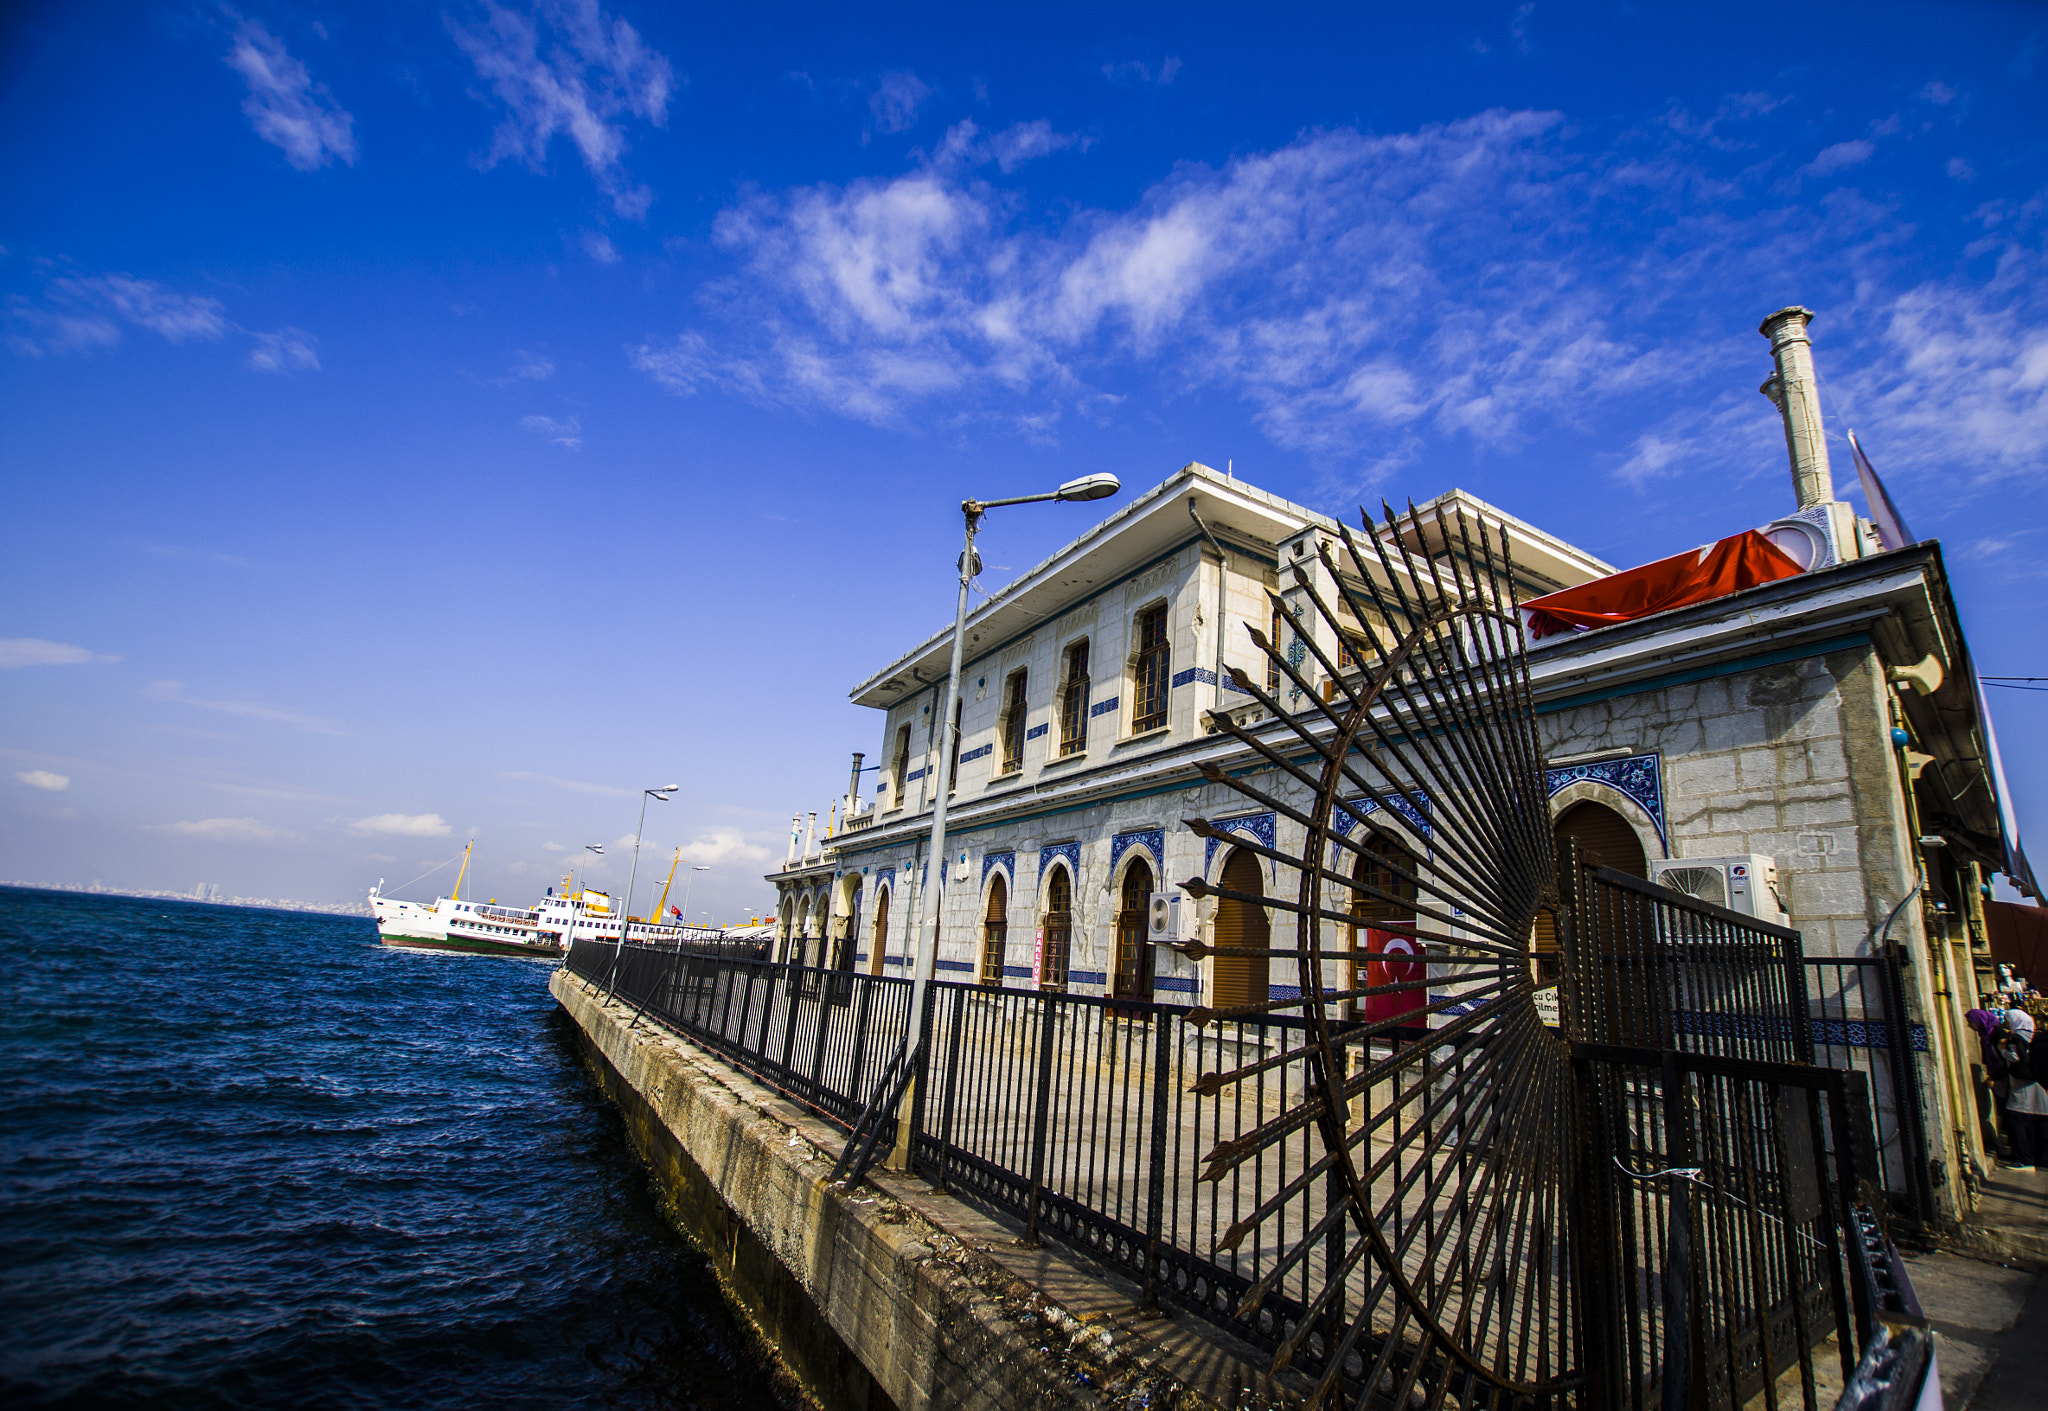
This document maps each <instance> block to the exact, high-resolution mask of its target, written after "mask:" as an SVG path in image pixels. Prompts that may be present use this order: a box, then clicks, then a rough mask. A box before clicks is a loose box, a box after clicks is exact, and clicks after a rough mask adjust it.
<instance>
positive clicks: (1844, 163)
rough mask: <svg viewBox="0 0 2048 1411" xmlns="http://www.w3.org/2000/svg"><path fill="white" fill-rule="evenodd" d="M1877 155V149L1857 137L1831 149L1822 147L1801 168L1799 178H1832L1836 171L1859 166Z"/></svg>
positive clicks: (1836, 144) (1798, 173)
mask: <svg viewBox="0 0 2048 1411" xmlns="http://www.w3.org/2000/svg"><path fill="white" fill-rule="evenodd" d="M1876 154H1877V147H1876V146H1875V145H1874V144H1872V143H1870V142H1866V141H1865V140H1863V139H1862V138H1860V137H1858V138H1855V139H1854V140H1852V141H1849V142H1837V143H1835V145H1834V146H1832V147H1823V148H1821V149H1820V153H1819V154H1818V155H1817V156H1815V157H1814V159H1813V160H1812V161H1810V162H1808V163H1807V164H1806V165H1805V166H1803V167H1801V168H1800V169H1799V171H1798V172H1797V175H1799V176H1832V175H1834V174H1835V173H1836V172H1838V171H1847V170H1848V169H1849V168H1850V167H1856V166H1861V165H1863V163H1865V162H1867V161H1869V160H1870V159H1871V158H1872V157H1873V156H1875V155H1876Z"/></svg>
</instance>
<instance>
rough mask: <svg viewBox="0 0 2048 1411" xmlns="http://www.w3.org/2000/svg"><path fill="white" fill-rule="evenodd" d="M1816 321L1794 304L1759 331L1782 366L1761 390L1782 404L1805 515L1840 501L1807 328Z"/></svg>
mask: <svg viewBox="0 0 2048 1411" xmlns="http://www.w3.org/2000/svg"><path fill="white" fill-rule="evenodd" d="M1812 321H1813V310H1812V309H1807V308H1801V307H1800V306H1799V305H1797V304H1794V305H1792V306H1791V307H1790V308H1784V309H1780V310H1778V311H1777V312H1776V313H1774V314H1772V315H1771V316H1770V317H1769V318H1767V319H1765V320H1764V321H1763V322H1762V323H1761V324H1760V325H1758V327H1757V332H1759V333H1761V334H1763V336H1764V337H1766V338H1768V339H1770V340H1771V357H1772V358H1773V359H1774V360H1775V361H1776V363H1777V365H1778V370H1777V372H1776V373H1775V374H1773V375H1772V376H1771V377H1770V378H1768V379H1767V380H1766V381H1765V382H1764V385H1763V386H1762V387H1760V388H1758V389H1757V390H1758V391H1760V392H1762V393H1763V394H1764V395H1765V396H1766V397H1769V398H1770V399H1771V401H1772V402H1774V403H1776V404H1777V408H1778V414H1779V416H1781V417H1782V418H1784V422H1785V451H1786V454H1788V455H1789V456H1790V457H1791V459H1792V491H1793V493H1794V494H1795V495H1796V496H1797V497H1798V499H1799V508H1801V509H1806V508H1809V507H1810V506H1813V505H1824V504H1827V503H1829V502H1830V501H1832V500H1833V499H1834V498H1835V478H1834V474H1833V472H1832V471H1831V470H1830V469H1829V467H1828V441H1827V433H1826V431H1825V430H1824V428H1823V427H1822V426H1821V420H1820V385H1819V383H1818V382H1817V381H1816V380H1815V379H1814V375H1813V344H1812V342H1811V341H1810V340H1809V339H1808V338H1807V336H1806V326H1807V325H1808V324H1809V323H1811V322H1812Z"/></svg>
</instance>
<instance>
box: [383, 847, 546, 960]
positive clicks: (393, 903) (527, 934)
mask: <svg viewBox="0 0 2048 1411" xmlns="http://www.w3.org/2000/svg"><path fill="white" fill-rule="evenodd" d="M475 848H476V844H475V842H471V843H470V845H469V847H467V848H464V849H463V851H462V870H461V871H460V872H457V873H456V874H455V888H454V894H453V895H452V896H445V897H439V898H437V899H436V900H435V901H434V904H433V905H432V906H427V905H425V904H423V903H421V902H411V901H400V900H399V899H398V898H396V897H387V896H385V895H383V883H381V882H380V883H378V885H377V886H375V887H372V888H371V889H370V914H371V915H372V916H374V917H376V918H377V936H378V939H380V940H381V941H383V943H384V944H385V945H387V946H391V947H394V948H396V949H398V950H439V951H456V952H460V953H464V954H469V955H528V956H557V955H560V954H562V952H563V951H564V950H566V949H567V948H568V947H567V945H566V943H565V942H563V941H562V940H560V939H559V938H556V937H553V936H550V935H548V934H547V933H546V932H545V931H543V930H542V929H541V925H540V921H541V913H540V912H539V911H536V910H525V909H522V908H520V907H513V906H499V905H498V904H497V903H496V902H495V901H490V902H479V901H464V900H462V879H463V878H464V877H465V876H467V875H468V873H469V857H470V853H471V852H473V851H474V850H475Z"/></svg>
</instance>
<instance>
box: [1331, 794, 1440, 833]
mask: <svg viewBox="0 0 2048 1411" xmlns="http://www.w3.org/2000/svg"><path fill="white" fill-rule="evenodd" d="M1414 792H1415V795H1416V797H1417V798H1419V799H1420V800H1421V801H1422V806H1421V808H1419V809H1418V808H1417V807H1416V806H1415V805H1414V804H1412V803H1410V802H1409V801H1408V800H1407V798H1406V797H1404V796H1403V795H1401V794H1395V795H1393V796H1392V797H1391V798H1390V799H1389V800H1388V802H1390V803H1392V804H1393V806H1394V812H1396V813H1398V814H1400V815H1401V817H1402V818H1403V819H1404V820H1405V821H1406V822H1407V824H1408V826H1409V827H1411V828H1413V829H1414V830H1415V831H1416V832H1417V833H1419V834H1421V835H1422V836H1423V837H1425V838H1427V837H1429V836H1430V833H1431V830H1430V826H1429V810H1430V803H1429V795H1428V794H1425V793H1423V792H1422V791H1421V790H1419V789H1418V790H1415V791H1414ZM1379 811H1380V804H1379V800H1378V799H1370V798H1356V799H1346V800H1345V801H1344V802H1343V803H1341V804H1339V805H1338V806H1337V808H1336V811H1335V813H1334V814H1333V816H1332V817H1331V819H1330V825H1331V826H1332V827H1333V828H1335V829H1336V830H1337V836H1338V837H1340V838H1348V837H1350V836H1351V830H1352V829H1353V828H1355V827H1357V826H1358V825H1359V824H1360V823H1363V822H1364V821H1365V820H1366V819H1367V818H1369V817H1370V816H1371V815H1373V814H1375V813H1378V812H1379Z"/></svg>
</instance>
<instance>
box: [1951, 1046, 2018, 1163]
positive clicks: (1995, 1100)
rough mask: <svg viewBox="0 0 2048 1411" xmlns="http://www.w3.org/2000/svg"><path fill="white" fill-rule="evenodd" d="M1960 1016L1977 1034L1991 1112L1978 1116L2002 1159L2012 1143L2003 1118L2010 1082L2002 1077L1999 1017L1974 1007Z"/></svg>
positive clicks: (1981, 1113) (2009, 1127)
mask: <svg viewBox="0 0 2048 1411" xmlns="http://www.w3.org/2000/svg"><path fill="white" fill-rule="evenodd" d="M1963 1018H1964V1020H1965V1021H1967V1022H1968V1024H1969V1026H1970V1027H1971V1028H1972V1029H1974V1030H1975V1031H1976V1033H1977V1049H1978V1055H1977V1057H1978V1061H1979V1062H1980V1063H1982V1064H1983V1066H1984V1077H1985V1079H1986V1081H1987V1082H1988V1084H1989V1086H1990V1089H1991V1110H1990V1112H1989V1113H1988V1114H1987V1113H1985V1112H1983V1111H1981V1110H1980V1111H1979V1112H1978V1114H1977V1115H1978V1116H1979V1117H1980V1118H1981V1119H1982V1120H1983V1121H1984V1122H1986V1123H1987V1124H1988V1125H1989V1127H1990V1137H1991V1148H1992V1150H1993V1151H1994V1152H1997V1153H1998V1155H1999V1156H2000V1157H2001V1158H2002V1157H2004V1156H2005V1155H2006V1153H2007V1152H2008V1151H2010V1150H2011V1146H2012V1124H2011V1123H2010V1122H2008V1121H2007V1120H2006V1117H2005V1097H2006V1094H2007V1093H2008V1092H2009V1091H2010V1090H2011V1088H2012V1084H2011V1083H2009V1082H2007V1081H2006V1078H2005V1060H2004V1059H2003V1058H2000V1057H1999V1056H1998V1026H1999V1023H2000V1016H1999V1015H1998V1014H1996V1013H1994V1012H1993V1011H1991V1010H1989V1009H1973V1010H1971V1011H1970V1012H1969V1013H1968V1014H1965V1015H1964V1016H1963ZM1979 1091H1982V1090H1981V1089H1980V1090H1979ZM2001 1139H2002V1140H2001ZM2001 1148H2003V1149H2001Z"/></svg>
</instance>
